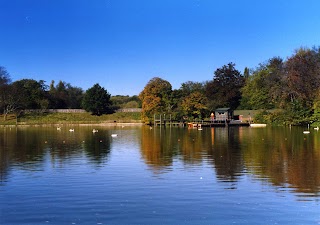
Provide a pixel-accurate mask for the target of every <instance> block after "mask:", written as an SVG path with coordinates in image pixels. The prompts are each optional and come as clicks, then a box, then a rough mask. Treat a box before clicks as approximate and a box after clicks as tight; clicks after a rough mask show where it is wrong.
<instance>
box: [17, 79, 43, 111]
mask: <svg viewBox="0 0 320 225" xmlns="http://www.w3.org/2000/svg"><path fill="white" fill-rule="evenodd" d="M12 85H13V86H14V89H15V90H17V91H15V92H16V95H17V96H16V99H17V101H18V102H19V108H21V109H47V108H48V105H49V101H48V98H47V94H46V89H47V86H46V85H45V82H44V81H43V80H40V81H36V80H33V79H22V80H18V81H15V82H13V83H12Z"/></svg>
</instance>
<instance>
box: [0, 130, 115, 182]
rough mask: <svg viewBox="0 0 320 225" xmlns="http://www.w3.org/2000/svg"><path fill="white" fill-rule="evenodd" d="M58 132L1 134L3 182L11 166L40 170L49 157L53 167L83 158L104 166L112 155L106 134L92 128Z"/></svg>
mask: <svg viewBox="0 0 320 225" xmlns="http://www.w3.org/2000/svg"><path fill="white" fill-rule="evenodd" d="M77 130H78V132H69V129H68V128H67V127H66V128H65V129H61V131H57V130H56V129H55V128H52V127H40V128H34V127H18V128H17V127H14V128H4V129H3V130H2V131H1V132H0V179H1V182H4V181H6V179H7V176H8V174H9V173H10V170H11V169H12V167H14V168H16V169H23V170H31V171H33V170H39V168H41V167H42V166H43V164H44V163H45V160H46V159H45V157H46V155H49V156H50V161H51V164H52V165H53V166H55V165H57V164H59V165H63V164H68V163H69V162H70V160H71V159H74V158H80V157H82V155H83V153H85V155H86V157H87V158H88V161H89V162H90V163H94V164H100V163H104V162H105V161H106V160H107V158H108V155H109V153H110V138H109V137H108V135H106V134H105V133H101V134H100V133H95V134H93V133H92V129H90V128H81V129H80V128H78V129H77Z"/></svg>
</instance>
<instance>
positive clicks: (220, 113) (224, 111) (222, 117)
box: [214, 108, 233, 122]
mask: <svg viewBox="0 0 320 225" xmlns="http://www.w3.org/2000/svg"><path fill="white" fill-rule="evenodd" d="M214 117H215V118H214V119H215V121H221V122H222V121H228V120H231V119H232V118H233V111H232V110H231V109H230V108H218V109H216V110H215V111H214Z"/></svg>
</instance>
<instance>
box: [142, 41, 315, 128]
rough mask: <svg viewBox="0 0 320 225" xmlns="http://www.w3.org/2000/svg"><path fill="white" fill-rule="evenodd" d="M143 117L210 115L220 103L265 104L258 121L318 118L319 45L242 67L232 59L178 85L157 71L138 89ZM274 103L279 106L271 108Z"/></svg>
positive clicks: (288, 122)
mask: <svg viewBox="0 0 320 225" xmlns="http://www.w3.org/2000/svg"><path fill="white" fill-rule="evenodd" d="M139 97H140V99H141V101H142V112H143V118H144V119H145V120H146V121H147V120H150V119H152V117H153V115H154V114H159V113H166V114H171V115H172V116H173V118H175V119H178V120H181V119H193V118H200V119H201V118H208V117H209V115H210V113H211V112H212V111H214V110H215V109H216V108H218V107H228V108H231V109H261V113H260V114H258V115H257V116H256V118H255V120H256V121H258V122H264V123H269V124H276V125H303V124H310V123H314V124H315V125H317V123H319V121H320V48H319V47H318V48H316V47H313V48H312V49H310V48H300V49H298V50H296V51H295V52H294V54H293V55H292V56H290V57H288V58H287V59H285V60H284V59H282V58H280V57H273V58H271V59H269V60H267V61H266V62H264V63H261V64H260V65H258V67H257V68H255V69H251V70H249V69H248V68H245V70H244V72H243V73H241V72H240V71H238V70H237V69H236V68H235V64H233V63H229V64H227V65H224V66H222V67H221V68H218V69H217V70H216V71H215V72H214V76H213V78H212V80H208V81H204V82H201V83H200V82H192V81H188V82H185V83H183V84H182V85H181V87H180V88H179V89H175V90H172V86H171V84H170V83H169V82H168V81H166V80H163V79H161V78H159V77H155V78H153V79H151V80H150V81H149V82H148V83H147V85H146V86H145V87H144V89H143V91H142V92H141V93H140V95H139ZM270 109H278V110H273V111H270Z"/></svg>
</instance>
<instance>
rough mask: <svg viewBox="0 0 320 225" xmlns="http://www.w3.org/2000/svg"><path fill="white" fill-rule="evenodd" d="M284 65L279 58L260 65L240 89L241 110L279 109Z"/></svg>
mask: <svg viewBox="0 0 320 225" xmlns="http://www.w3.org/2000/svg"><path fill="white" fill-rule="evenodd" d="M283 77H284V65H283V61H282V59H281V58H279V57H274V58H271V59H269V60H268V62H267V63H265V64H261V65H260V66H259V67H258V68H257V69H256V70H255V71H254V72H253V74H252V75H251V76H250V77H249V78H248V79H247V80H246V83H245V85H244V87H243V88H242V89H241V93H242V99H241V106H240V107H241V108H242V109H272V108H275V107H276V106H277V107H280V105H281V101H282V99H281V97H282V92H283V87H284V86H285V85H284V84H283V81H284V80H283Z"/></svg>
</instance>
